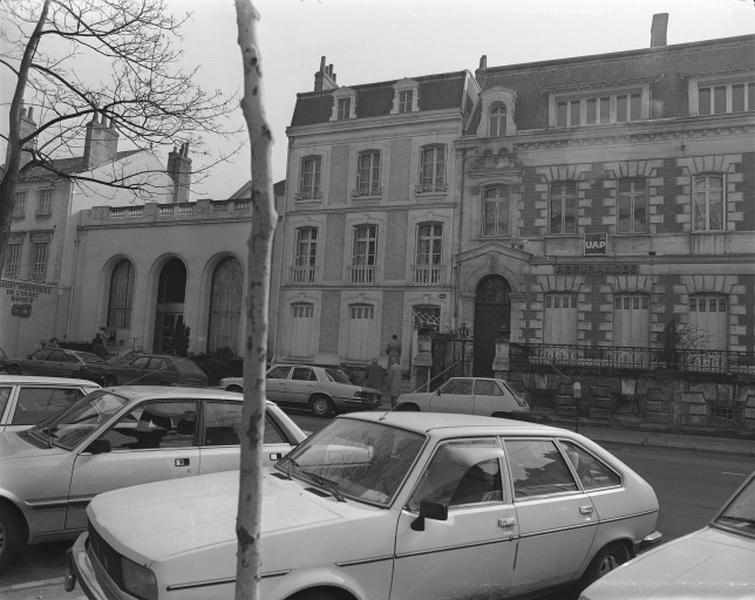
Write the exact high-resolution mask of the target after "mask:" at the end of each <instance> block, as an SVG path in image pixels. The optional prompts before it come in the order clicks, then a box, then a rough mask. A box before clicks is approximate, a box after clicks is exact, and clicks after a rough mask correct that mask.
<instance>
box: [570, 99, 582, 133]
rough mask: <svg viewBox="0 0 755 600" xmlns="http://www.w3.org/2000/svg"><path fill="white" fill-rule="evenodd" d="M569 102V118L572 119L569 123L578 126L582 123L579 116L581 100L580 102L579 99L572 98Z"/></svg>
mask: <svg viewBox="0 0 755 600" xmlns="http://www.w3.org/2000/svg"><path fill="white" fill-rule="evenodd" d="M569 104H570V106H569V112H570V115H569V119H570V122H569V125H571V126H572V127H576V126H577V125H580V124H581V123H580V118H579V104H580V102H579V100H572V101H571V102H570V103H569Z"/></svg>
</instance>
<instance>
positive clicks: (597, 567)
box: [581, 542, 630, 588]
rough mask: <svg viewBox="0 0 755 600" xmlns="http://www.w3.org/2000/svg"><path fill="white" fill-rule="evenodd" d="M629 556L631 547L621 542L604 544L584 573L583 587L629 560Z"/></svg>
mask: <svg viewBox="0 0 755 600" xmlns="http://www.w3.org/2000/svg"><path fill="white" fill-rule="evenodd" d="M629 558H630V556H629V549H628V548H627V547H626V545H625V544H622V543H621V542H614V543H613V544H608V545H607V546H604V547H603V548H602V549H601V550H600V552H598V553H597V554H596V555H595V558H593V559H592V560H591V561H590V564H589V565H588V567H587V569H586V570H585V573H584V575H582V581H581V583H582V587H583V588H584V587H587V586H588V585H590V584H591V583H592V582H593V581H596V580H597V579H600V578H601V577H603V575H605V574H606V573H609V572H611V571H613V570H614V569H615V568H616V567H618V566H619V565H620V564H622V563H625V562H627V561H628V560H629Z"/></svg>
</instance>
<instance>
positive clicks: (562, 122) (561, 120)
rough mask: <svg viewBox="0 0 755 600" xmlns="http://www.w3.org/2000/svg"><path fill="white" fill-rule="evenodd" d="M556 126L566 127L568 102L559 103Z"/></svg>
mask: <svg viewBox="0 0 755 600" xmlns="http://www.w3.org/2000/svg"><path fill="white" fill-rule="evenodd" d="M556 125H557V126H558V127H566V102H559V103H558V108H557V111H556Z"/></svg>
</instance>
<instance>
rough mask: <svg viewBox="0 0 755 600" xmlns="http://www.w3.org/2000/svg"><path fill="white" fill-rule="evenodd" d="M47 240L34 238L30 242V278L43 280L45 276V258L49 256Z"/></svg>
mask: <svg viewBox="0 0 755 600" xmlns="http://www.w3.org/2000/svg"><path fill="white" fill-rule="evenodd" d="M49 250H50V242H49V240H35V241H34V242H33V244H32V256H31V280H32V281H45V280H46V276H47V260H48V257H49V254H50V252H49Z"/></svg>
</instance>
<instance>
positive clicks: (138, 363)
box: [129, 356, 149, 369]
mask: <svg viewBox="0 0 755 600" xmlns="http://www.w3.org/2000/svg"><path fill="white" fill-rule="evenodd" d="M148 364H149V356H140V357H138V358H135V359H134V360H132V361H131V363H130V364H129V367H132V368H134V369H144V368H146V367H147V365H148Z"/></svg>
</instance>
